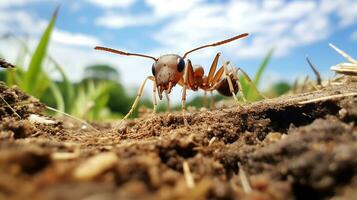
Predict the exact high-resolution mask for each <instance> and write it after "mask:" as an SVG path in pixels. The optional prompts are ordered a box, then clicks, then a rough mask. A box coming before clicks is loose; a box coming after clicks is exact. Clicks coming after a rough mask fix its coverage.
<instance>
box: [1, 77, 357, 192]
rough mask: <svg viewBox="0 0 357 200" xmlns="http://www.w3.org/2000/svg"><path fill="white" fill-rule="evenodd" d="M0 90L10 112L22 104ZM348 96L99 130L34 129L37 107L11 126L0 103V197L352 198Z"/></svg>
mask: <svg viewBox="0 0 357 200" xmlns="http://www.w3.org/2000/svg"><path fill="white" fill-rule="evenodd" d="M0 86H1V87H0V94H1V95H2V96H3V97H6V98H7V101H8V102H9V104H10V105H16V102H21V101H24V99H28V98H31V97H28V96H27V95H25V94H24V93H22V92H21V91H19V90H17V89H16V88H7V87H5V86H4V85H0ZM356 91H357V84H356V83H350V84H348V85H340V86H330V87H326V88H323V89H321V90H318V91H314V92H310V93H304V94H297V95H292V96H283V97H280V98H276V99H269V100H264V101H261V102H257V103H252V104H247V105H244V106H243V107H240V106H233V107H226V108H221V109H218V110H215V111H192V112H190V113H188V114H187V121H188V124H189V125H188V126H185V125H184V122H183V118H182V115H181V113H169V114H167V113H160V114H155V115H145V116H143V117H141V118H137V119H133V120H129V121H126V122H124V123H120V124H118V123H100V124H98V123H96V124H94V126H95V127H96V129H98V131H95V130H93V129H90V128H89V127H86V126H83V125H82V124H80V123H78V122H75V121H73V120H71V119H63V118H54V119H53V120H55V121H56V123H50V124H46V123H40V122H33V121H30V120H28V118H27V117H26V116H29V115H30V114H33V113H36V114H38V115H40V113H39V112H37V110H36V109H35V110H34V109H28V107H27V110H26V109H25V108H23V109H19V107H16V106H15V107H14V108H15V110H16V112H17V111H19V113H21V119H19V118H18V117H17V116H16V115H14V114H13V113H11V110H8V108H6V105H4V104H0V110H1V115H0V116H1V117H2V120H1V122H0V166H1V167H0V177H1V178H0V197H4V198H10V197H12V198H18V199H23V198H27V199H28V198H29V197H31V198H36V199H84V198H89V199H329V198H336V199H354V198H355V197H356V195H357V193H356V192H355V191H356V189H357V181H356V180H357V158H356V157H355V156H354V155H356V154H357V127H356V122H357V97H355V96H353V95H348V96H343V95H342V96H341V95H340V94H350V93H351V92H356ZM10 94H11V95H10ZM14 94H18V95H17V96H19V97H21V98H15V96H14ZM337 95H340V96H337ZM25 97H27V98H25ZM337 97H338V98H337ZM319 98H324V99H321V100H318V99H319ZM18 99H21V100H18ZM313 99H317V100H316V101H310V102H307V101H308V100H313ZM38 105H40V104H38ZM39 108H43V106H39ZM21 110H22V112H21ZM40 110H41V109H39V111H40ZM42 116H43V115H42ZM19 188H20V189H19Z"/></svg>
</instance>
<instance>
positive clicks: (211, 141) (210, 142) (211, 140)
mask: <svg viewBox="0 0 357 200" xmlns="http://www.w3.org/2000/svg"><path fill="white" fill-rule="evenodd" d="M216 139H217V138H216V137H212V138H211V139H210V140H209V142H208V146H211V145H212V144H213V142H214V141H215V140H216Z"/></svg>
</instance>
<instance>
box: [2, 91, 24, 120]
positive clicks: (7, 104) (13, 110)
mask: <svg viewBox="0 0 357 200" xmlns="http://www.w3.org/2000/svg"><path fill="white" fill-rule="evenodd" d="M0 98H1V100H2V101H3V102H5V104H6V106H7V107H9V108H10V110H11V111H12V112H13V113H14V114H15V115H16V116H17V117H18V118H20V119H21V116H20V115H19V114H18V113H17V112H16V111H15V109H14V108H12V107H11V106H10V104H9V103H8V102H7V101H6V100H5V99H4V98H3V97H2V96H1V95H0Z"/></svg>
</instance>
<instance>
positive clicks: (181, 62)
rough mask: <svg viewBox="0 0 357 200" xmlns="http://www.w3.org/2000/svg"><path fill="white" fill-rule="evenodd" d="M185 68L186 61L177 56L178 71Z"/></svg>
mask: <svg viewBox="0 0 357 200" xmlns="http://www.w3.org/2000/svg"><path fill="white" fill-rule="evenodd" d="M183 69H185V61H184V60H183V59H182V58H177V71H178V72H182V71H183Z"/></svg>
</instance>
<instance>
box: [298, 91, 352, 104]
mask: <svg viewBox="0 0 357 200" xmlns="http://www.w3.org/2000/svg"><path fill="white" fill-rule="evenodd" d="M350 96H357V92H351V93H347V94H336V95H331V96H326V97H319V98H316V99H311V100H307V101H301V102H299V103H298V104H308V103H314V102H319V101H326V100H330V99H338V98H343V97H350Z"/></svg>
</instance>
